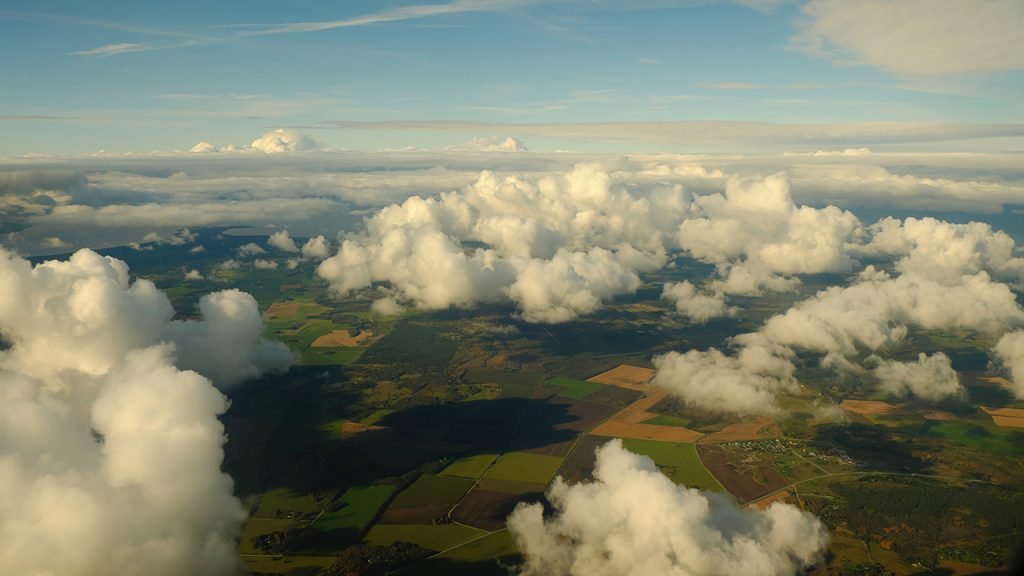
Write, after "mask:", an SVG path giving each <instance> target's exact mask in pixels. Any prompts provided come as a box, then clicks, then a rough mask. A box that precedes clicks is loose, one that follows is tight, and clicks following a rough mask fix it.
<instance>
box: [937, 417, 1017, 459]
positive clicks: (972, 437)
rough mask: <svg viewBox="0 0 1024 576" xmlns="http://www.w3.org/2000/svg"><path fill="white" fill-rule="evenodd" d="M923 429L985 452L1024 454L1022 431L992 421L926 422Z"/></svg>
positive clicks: (1009, 454) (1010, 454) (1011, 454)
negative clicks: (997, 424)
mask: <svg viewBox="0 0 1024 576" xmlns="http://www.w3.org/2000/svg"><path fill="white" fill-rule="evenodd" d="M924 431H925V433H927V434H929V435H931V436H939V437H942V438H945V439H946V440H949V441H951V442H956V443H957V444H962V445H964V446H969V447H971V448H977V449H979V450H984V451H986V452H993V453H996V454H1001V455H1003V456H1022V455H1024V431H1021V430H1013V429H1009V428H1002V427H999V426H996V425H995V424H994V423H992V422H979V421H975V422H928V423H926V424H925V426H924Z"/></svg>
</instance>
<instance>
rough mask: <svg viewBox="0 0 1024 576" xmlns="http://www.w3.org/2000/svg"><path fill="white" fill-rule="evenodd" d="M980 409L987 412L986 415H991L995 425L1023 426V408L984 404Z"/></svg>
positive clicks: (1006, 426)
mask: <svg viewBox="0 0 1024 576" xmlns="http://www.w3.org/2000/svg"><path fill="white" fill-rule="evenodd" d="M981 409H982V410H984V411H985V412H988V415H989V416H991V417H992V421H993V422H995V424H996V426H1003V427H1005V428H1024V409H1021V408H986V407H984V406H982V407H981Z"/></svg>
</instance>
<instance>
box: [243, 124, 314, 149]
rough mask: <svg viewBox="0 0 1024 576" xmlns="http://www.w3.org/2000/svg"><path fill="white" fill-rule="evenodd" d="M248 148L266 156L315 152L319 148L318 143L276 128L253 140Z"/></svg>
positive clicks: (306, 137) (295, 133)
mask: <svg viewBox="0 0 1024 576" xmlns="http://www.w3.org/2000/svg"><path fill="white" fill-rule="evenodd" d="M249 147H250V148H252V149H253V150H258V151H260V152H264V153H266V154H280V153H282V152H305V151H307V150H316V149H317V148H319V147H320V143H319V142H317V141H316V140H314V139H312V138H310V137H309V136H305V135H303V134H299V133H298V132H296V131H294V130H285V129H283V128H278V129H277V130H273V131H270V132H267V133H266V134H264V135H263V136H260V137H259V138H257V139H255V140H253V141H252V144H250V145H249Z"/></svg>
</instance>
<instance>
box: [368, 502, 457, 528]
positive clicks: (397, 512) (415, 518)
mask: <svg viewBox="0 0 1024 576" xmlns="http://www.w3.org/2000/svg"><path fill="white" fill-rule="evenodd" d="M450 508H451V506H449V505H447V504H433V505H429V506H413V507H410V508H388V509H387V510H385V511H384V513H383V514H381V517H380V523H381V524H433V520H434V519H435V518H440V517H443V516H447V515H448V510H449V509H450Z"/></svg>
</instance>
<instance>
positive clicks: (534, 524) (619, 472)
mask: <svg viewBox="0 0 1024 576" xmlns="http://www.w3.org/2000/svg"><path fill="white" fill-rule="evenodd" d="M594 478H595V480H594V481H593V482H589V483H581V484H575V485H568V484H566V483H565V482H563V481H562V479H561V478H558V479H556V480H555V483H554V484H553V485H552V487H551V488H550V489H549V490H548V494H547V495H548V500H550V502H551V504H552V506H553V508H554V513H553V514H552V515H551V516H550V517H549V518H545V517H544V510H543V507H542V506H541V505H540V504H532V505H520V507H519V508H517V509H516V510H515V511H514V512H513V513H512V515H511V516H510V517H509V520H508V527H509V531H510V532H511V533H512V535H513V536H514V537H515V540H516V544H517V546H518V547H519V549H520V550H521V551H522V553H523V556H524V563H523V565H522V566H521V567H519V569H518V573H519V574H520V575H521V576H584V575H586V576H662V575H674V576H701V575H708V576H710V575H712V574H763V575H772V574H778V575H783V574H796V573H798V572H800V571H801V570H803V569H805V568H807V567H810V566H812V565H814V564H816V563H818V562H820V561H821V559H822V557H823V554H824V552H825V549H826V547H827V545H828V542H829V535H828V532H827V530H826V529H825V527H824V526H823V525H822V524H821V522H820V521H819V520H818V519H816V518H815V517H814V516H813V515H811V514H809V513H807V512H804V511H802V510H800V509H798V508H796V507H794V506H791V505H788V504H783V503H775V504H772V505H771V506H770V507H769V508H768V509H767V510H764V511H748V510H742V509H739V508H737V506H736V505H735V504H734V503H733V502H732V501H731V500H730V499H729V498H728V497H727V496H723V495H721V494H716V493H710V492H701V491H698V490H693V489H689V488H685V487H681V486H677V485H676V484H674V483H673V482H672V481H671V480H670V479H668V478H667V477H666V476H665V475H664V474H662V473H661V472H660V471H659V470H658V469H657V467H656V466H655V464H654V462H653V461H651V460H650V458H647V457H646V456H640V455H637V454H633V453H631V452H628V451H627V450H625V449H623V447H622V444H621V441H619V440H613V441H611V442H609V443H608V444H605V445H604V446H602V447H601V448H598V450H597V465H596V468H595V470H594Z"/></svg>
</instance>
